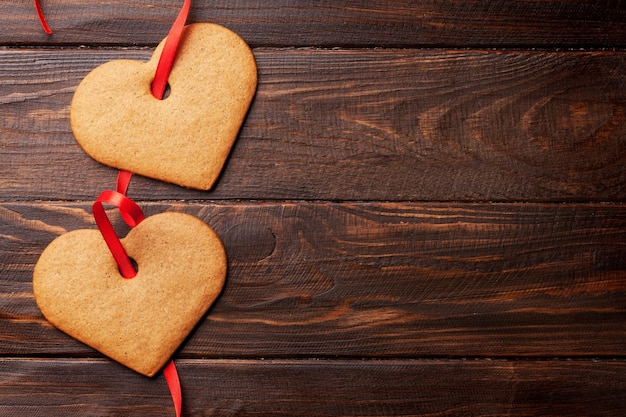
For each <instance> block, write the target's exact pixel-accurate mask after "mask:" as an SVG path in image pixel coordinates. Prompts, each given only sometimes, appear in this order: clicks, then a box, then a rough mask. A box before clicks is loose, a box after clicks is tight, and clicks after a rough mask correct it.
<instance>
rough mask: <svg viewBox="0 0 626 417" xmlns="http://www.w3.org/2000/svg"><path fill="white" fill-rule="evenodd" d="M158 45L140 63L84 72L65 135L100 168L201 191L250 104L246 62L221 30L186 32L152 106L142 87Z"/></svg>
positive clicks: (243, 49) (199, 26)
mask: <svg viewBox="0 0 626 417" xmlns="http://www.w3.org/2000/svg"><path fill="white" fill-rule="evenodd" d="M164 42H165V40H164V41H163V42H161V44H159V46H158V47H157V49H156V50H155V52H154V54H153V56H152V58H151V59H150V61H148V62H147V63H143V62H139V61H133V60H116V61H111V62H108V63H105V64H103V65H101V66H99V67H97V68H96V69H94V70H93V71H92V72H90V73H89V74H88V75H87V76H86V77H85V78H84V79H83V81H82V82H81V83H80V84H79V86H78V87H77V89H76V92H75V94H74V97H73V99H72V103H71V106H70V122H71V126H72V131H73V132H74V136H75V137H76V140H77V142H78V143H79V144H80V146H81V147H82V148H83V149H84V151H85V152H86V153H87V154H88V155H90V156H91V157H92V158H94V159H95V160H97V161H99V162H101V163H103V164H105V165H109V166H112V167H115V168H118V169H123V170H126V171H131V172H134V173H136V174H140V175H144V176H147V177H151V178H155V179H158V180H162V181H166V182H171V183H175V184H179V185H181V186H184V187H189V188H195V189H201V190H208V189H210V188H211V187H212V186H213V184H214V183H215V181H216V179H217V178H218V176H219V174H220V172H221V170H222V167H223V165H224V163H225V161H226V159H227V157H228V154H229V153H230V149H231V147H232V145H233V143H234V141H235V139H236V137H237V134H238V132H239V129H240V127H241V124H242V123H243V121H244V118H245V116H246V113H247V111H248V108H249V106H250V103H251V102H252V99H253V97H254V94H255V91H256V85H257V68H256V63H255V60H254V56H253V54H252V51H251V50H250V48H249V47H248V45H247V44H246V43H245V42H244V41H243V40H242V39H241V38H240V37H239V36H238V35H237V34H235V33H234V32H232V31H230V30H228V29H226V28H224V27H222V26H219V25H215V24H209V23H196V24H192V25H188V26H186V27H185V29H184V32H183V35H182V38H181V41H180V46H179V48H178V51H177V55H176V60H175V62H174V66H173V68H172V71H171V73H170V75H169V78H168V82H169V85H170V90H171V92H170V93H169V96H168V97H167V98H165V99H163V100H158V99H156V98H154V97H153V96H152V93H151V91H150V87H151V83H152V80H153V78H154V73H155V69H156V66H157V64H158V59H159V57H160V55H161V50H162V48H163V45H164Z"/></svg>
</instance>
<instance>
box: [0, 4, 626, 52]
mask: <svg viewBox="0 0 626 417" xmlns="http://www.w3.org/2000/svg"><path fill="white" fill-rule="evenodd" d="M181 5H182V1H180V0H177V1H174V0H164V1H159V2H156V4H155V2H150V4H147V3H146V2H145V1H138V0H135V1H126V2H116V3H106V2H80V1H77V0H66V1H46V2H43V6H44V11H45V13H46V15H47V16H48V21H49V23H50V25H51V26H52V28H53V31H54V35H53V36H51V37H47V36H46V35H45V34H44V33H43V31H42V30H41V27H40V26H39V23H38V22H37V19H36V15H35V11H34V8H33V7H32V2H31V3H28V2H19V3H17V4H16V2H3V4H0V42H2V43H3V44H37V43H40V44H56V45H58V44H97V45H101V44H124V45H137V44H142V45H146V44H148V45H154V44H156V43H158V42H159V41H160V40H161V39H162V38H164V37H165V35H166V34H167V32H168V30H169V27H170V26H171V24H172V22H173V21H174V18H175V17H176V14H177V13H178V9H179V8H180V7H181ZM189 22H190V23H192V22H214V23H218V24H222V25H225V26H227V27H230V28H231V29H233V30H235V31H237V32H238V33H239V34H241V35H242V36H243V37H244V39H246V40H247V41H248V42H250V43H251V44H252V45H255V46H348V47H355V46H359V47H361V46H365V47H376V46H385V47H389V46H394V47H398V46H401V47H414V46H448V47H451V46H453V47H468V46H471V47H476V46H481V47H482V46H487V47H539V46H542V47H545V46H548V47H554V46H557V47H574V48H580V47H625V46H626V40H625V39H626V6H624V5H623V3H622V2H597V1H590V0H585V1H540V2H538V1H532V0H517V1H511V0H507V1H502V0H500V1H496V0H489V1H471V0H464V1H451V0H446V1H432V0H431V1H420V2H408V1H393V0H375V1H368V2H367V4H366V5H365V4H358V3H357V4H355V3H354V2H350V1H346V0H340V1H335V2H332V3H319V2H310V1H305V0H298V1H289V2H286V1H284V0H278V1H269V0H267V1H263V2H256V3H254V4H250V3H249V2H232V1H211V2H208V1H204V2H202V1H194V2H193V8H192V12H191V15H190V18H189Z"/></svg>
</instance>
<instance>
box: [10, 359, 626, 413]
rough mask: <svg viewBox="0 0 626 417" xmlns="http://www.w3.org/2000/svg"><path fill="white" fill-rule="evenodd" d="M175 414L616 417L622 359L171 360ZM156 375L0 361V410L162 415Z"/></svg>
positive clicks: (93, 365)
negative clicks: (178, 388) (179, 410)
mask: <svg viewBox="0 0 626 417" xmlns="http://www.w3.org/2000/svg"><path fill="white" fill-rule="evenodd" d="M177 367H178V368H179V373H180V377H181V380H182V385H183V415H185V416H208V415H237V416H277V415H288V416H310V415H320V416H321V415H332V416H365V415H367V416H370V415H371V416H374V415H376V416H418V415H419V416H424V415H437V416H458V415H481V416H502V415H507V416H528V415H541V416H563V415H568V416H583V415H594V416H621V413H622V412H623V410H624V408H625V407H626V376H625V375H626V364H625V363H624V362H621V361H620V362H605V361H595V362H591V361H583V362H579V361H554V360H551V361H538V362H536V361H485V360H479V361H466V360H418V361H398V360H389V361H387V360H383V361H380V360H373V361H340V360H330V361H329V360H279V361H276V360H271V361H263V360H244V361H241V360H203V361H189V360H182V361H177ZM168 395H169V394H168V392H167V388H166V386H165V381H164V380H163V377H162V376H158V377H156V378H155V379H148V378H144V377H142V376H139V375H137V374H135V373H132V372H131V371H128V370H126V369H122V368H121V367H120V366H118V365H116V364H113V363H111V362H109V361H99V360H36V359H28V360H25V359H12V360H3V361H0V404H2V405H0V413H1V414H2V415H11V416H14V417H21V416H28V417H30V416H34V415H45V416H49V417H55V416H63V417H72V416H85V415H124V416H128V417H132V416H146V415H150V416H155V417H157V416H168V417H169V416H172V415H174V411H173V407H172V405H171V400H170V399H169V398H168Z"/></svg>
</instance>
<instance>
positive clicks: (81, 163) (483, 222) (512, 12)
mask: <svg viewBox="0 0 626 417" xmlns="http://www.w3.org/2000/svg"><path fill="white" fill-rule="evenodd" d="M193 3H194V4H193V8H192V11H191V15H190V18H189V22H190V23H191V22H200V21H208V22H214V23H219V24H222V25H224V26H226V27H229V28H231V29H233V30H235V31H236V32H238V33H239V34H240V35H241V36H242V37H243V38H244V39H246V41H248V42H249V44H250V45H251V46H252V47H253V48H254V53H255V55H256V58H257V60H258V66H259V81H260V83H259V88H258V93H257V96H256V99H255V102H254V103H253V106H252V109H251V111H250V113H249V115H248V118H247V119H246V122H245V124H244V126H243V128H242V131H241V134H240V137H239V139H238V141H237V143H236V145H235V148H234V149H233V152H232V154H231V156H230V159H229V161H228V163H227V166H226V168H225V170H224V172H223V175H222V177H221V178H220V180H219V183H218V184H217V186H216V188H215V189H214V190H213V191H210V192H198V191H190V190H186V189H182V188H180V187H176V186H173V185H168V184H164V183H161V182H158V181H153V180H149V179H145V178H140V177H135V178H134V179H133V182H132V184H131V188H130V191H129V195H130V196H131V197H132V198H134V199H135V200H136V201H137V202H138V203H139V204H140V205H141V206H142V207H143V208H144V209H145V211H146V213H147V214H155V213H160V212H163V211H166V210H176V211H184V212H188V213H192V214H194V215H196V216H198V217H200V218H201V219H203V220H205V221H206V222H207V223H208V224H210V225H211V226H212V227H213V228H214V229H215V230H216V231H217V232H218V233H219V235H220V236H221V237H222V239H223V241H224V243H225V246H226V250H227V253H228V255H229V271H228V279H227V284H226V287H225V289H224V292H223V294H222V295H221V297H220V298H219V300H218V301H217V303H216V304H215V306H214V308H212V310H211V311H210V313H209V314H208V315H207V316H206V318H205V319H204V320H203V321H202V322H201V324H200V325H199V327H198V328H197V329H196V330H195V331H194V332H193V333H192V334H191V336H190V337H189V339H188V340H187V341H186V342H185V343H184V345H183V346H182V348H181V349H180V350H179V351H178V352H177V354H176V356H175V359H176V362H177V364H178V367H179V372H180V377H181V380H182V386H183V393H184V415H185V416H209V415H210V416H231V415H236V416H273V415H282V416H409V415H411V416H413V415H415V416H417V415H421V416H425V415H428V416H459V415H466V416H471V415H475V416H479V415H480V416H484V415H489V416H503V415H507V416H529V415H541V416H551V415H553V416H574V415H581V416H582V415H585V416H586V415H604V416H623V415H624V413H625V409H626V355H625V352H626V329H625V322H626V206H624V204H623V203H624V201H625V200H626V169H625V167H624V164H625V163H626V2H622V1H595V0H594V1H591V0H578V1H529V0H508V1H500V0H481V1H475V0H458V1H449V0H444V1H423V2H409V1H382V0H373V1H367V2H354V1H349V0H337V1H333V2H327V1H318V2H315V1H305V0H290V1H280V0H263V1H248V2H241V1H237V2H234V1H201V0H195V1H194V2H193ZM413 3H415V4H413ZM181 4H182V1H179V0H176V1H175V0H131V1H124V2H122V1H101V0H94V1H89V2H84V1H78V0H43V1H42V5H43V7H44V10H45V12H46V16H47V17H48V22H49V23H50V25H51V26H52V28H53V30H54V34H53V35H52V36H50V37H48V36H46V35H45V34H44V33H43V31H42V30H41V27H40V25H39V23H38V21H37V20H36V15H35V13H34V8H33V5H32V2H31V1H19V2H14V1H12V2H8V1H4V2H2V3H1V4H0V45H1V46H0V154H1V158H2V159H1V160H2V163H1V164H0V415H2V416H29V417H30V416H64V417H67V416H173V415H174V410H173V406H172V403H171V399H170V397H169V392H168V390H167V387H166V385H165V382H164V379H163V377H162V376H157V377H156V378H154V379H148V378H145V377H142V376H139V375H137V374H135V373H133V372H132V371H129V370H127V369H125V368H123V367H122V366H120V365H118V364H116V363H114V362H112V361H110V360H108V359H105V358H103V357H102V356H101V355H99V354H98V353H96V352H94V351H93V350H91V349H90V348H87V347H85V346H83V345H81V344H80V343H79V342H76V341H74V340H73V339H71V338H69V337H67V336H65V335H64V334H62V333H60V332H59V331H57V330H55V329H54V328H52V327H51V326H50V325H49V324H47V322H46V321H45V320H44V318H43V317H42V316H41V314H40V312H39V310H38V309H37V306H36V304H35V301H34V299H33V294H32V287H31V280H32V271H33V266H34V264H35V262H36V261H37V259H38V256H39V254H40V253H41V252H42V250H43V249H44V248H45V247H46V245H47V244H48V243H49V242H50V241H51V240H52V239H53V238H55V237H56V236H58V235H59V234H61V233H63V232H65V231H69V230H74V229H79V228H94V227H95V226H94V223H93V221H92V218H91V211H90V206H91V202H92V201H93V200H94V199H95V198H96V197H97V196H98V194H99V193H100V192H101V191H102V190H104V189H110V188H112V187H113V186H114V183H115V176H116V171H115V170H113V169H111V168H107V167H104V166H102V165H100V164H98V163H97V162H95V161H93V160H91V159H90V158H89V157H87V156H86V155H85V154H84V153H83V152H82V151H81V149H80V148H79V147H78V145H77V144H76V142H75V140H74V138H73V136H72V133H71V130H70V126H69V121H68V117H69V103H70V100H71V97H72V93H73V91H74V89H75V87H76V86H77V84H78V83H79V82H80V80H81V79H82V78H83V77H84V76H85V75H86V74H87V73H88V72H89V71H90V70H91V69H93V68H94V67H95V66H96V65H98V64H100V63H103V62H106V61H109V60H112V59H118V58H130V59H140V60H146V59H148V57H149V56H150V54H151V52H152V48H153V47H154V46H155V45H156V43H158V42H159V41H160V40H161V39H162V38H163V37H164V36H165V35H166V34H167V31H168V30H169V27H170V25H171V23H172V22H173V20H174V18H175V16H176V15H177V13H178V10H179V8H180V6H181Z"/></svg>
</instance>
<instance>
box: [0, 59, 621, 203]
mask: <svg viewBox="0 0 626 417" xmlns="http://www.w3.org/2000/svg"><path fill="white" fill-rule="evenodd" d="M150 54H151V51H138V50H129V51H125V50H114V51H109V50H97V51H92V50H54V51H46V50H44V51H42V50H20V51H15V50H9V51H0V84H1V85H2V89H1V90H0V111H2V114H3V117H2V119H0V120H1V121H0V123H1V125H0V135H1V137H2V141H1V142H0V152H1V153H2V154H3V156H4V160H3V163H2V165H0V183H1V184H2V187H1V188H0V199H2V200H5V201H6V200H9V201H12V200H23V199H37V200H39V199H41V200H57V199H60V200H75V199H84V200H88V201H91V200H93V199H94V198H95V197H96V195H97V194H98V193H99V192H100V191H101V190H103V189H106V188H109V187H111V184H112V183H114V178H115V171H114V170H113V169H110V168H107V167H104V166H102V165H100V164H98V163H96V162H94V161H93V160H91V159H90V158H89V157H88V156H86V155H85V153H84V152H83V151H82V150H81V149H80V148H79V146H78V145H77V144H76V141H75V140H74V138H73V136H72V133H71V129H70V126H69V122H68V117H69V115H68V112H69V110H68V108H69V103H70V101H71V97H72V93H73V91H74V89H75V87H76V85H77V84H78V83H79V82H80V80H81V79H82V77H84V75H86V74H87V73H88V72H89V71H90V70H91V69H92V68H94V67H95V66H97V65H98V64H100V63H103V62H106V61H108V60H112V59H120V58H128V59H143V60H145V59H147V58H148V57H149V56H150ZM255 55H256V57H257V61H258V64H259V71H260V74H259V77H260V86H259V89H258V93H257V97H256V99H255V102H254V103H253V106H252V109H251V111H250V113H249V115H248V118H247V119H246V121H245V123H244V126H243V128H242V131H241V134H240V137H239V139H238V141H237V142H236V144H235V148H234V150H233V151H232V153H231V156H230V159H229V161H228V163H227V165H226V168H225V170H224V172H223V175H222V177H221V178H220V180H219V181H218V184H217V186H216V187H215V189H214V190H213V191H212V192H209V193H205V192H195V191H190V190H185V189H183V188H180V187H177V186H173V185H168V184H164V183H161V182H157V181H151V180H146V179H142V178H137V179H136V180H134V181H133V186H132V187H133V188H132V192H131V195H132V197H133V198H137V199H146V200H160V199H188V200H203V199H240V198H244V199H263V200H267V199H270V200H273V199H277V200H281V199H288V200H290V199H322V200H383V201H410V200H419V201H449V200H452V201H459V200H461V201H465V200H472V201H476V200H485V201H511V200H515V201H624V199H625V198H626V187H624V184H625V183H626V170H624V169H623V166H624V164H625V163H626V88H625V86H626V55H624V54H623V53H619V52H595V53H581V52H569V53H562V52H558V53H557V52H529V51H506V52H503V51H451V50H446V51H443V50H442V51H423V50H368V51H345V50H344V51H341V50H339V51H328V50H267V49H263V50H256V51H255ZM390 74H393V75H392V76H390ZM77 178H80V181H77V180H76V179H77Z"/></svg>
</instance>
